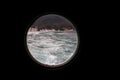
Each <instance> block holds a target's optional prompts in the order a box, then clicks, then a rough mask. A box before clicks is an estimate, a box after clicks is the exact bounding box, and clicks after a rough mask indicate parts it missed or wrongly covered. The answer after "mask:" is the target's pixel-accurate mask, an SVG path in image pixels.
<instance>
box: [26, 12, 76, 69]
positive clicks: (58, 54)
mask: <svg viewBox="0 0 120 80" xmlns="http://www.w3.org/2000/svg"><path fill="white" fill-rule="evenodd" d="M26 44H27V50H28V53H29V54H30V56H31V57H32V59H33V60H34V61H36V62H37V63H40V64H41V65H44V66H48V67H57V66H62V65H64V64H66V63H68V62H69V61H70V60H71V59H72V58H73V56H74V55H75V53H76V50H77V47H78V34H77V31H76V28H75V26H74V25H73V24H72V23H71V22H70V21H69V20H68V19H66V18H65V17H63V16H61V15H56V14H48V15H44V16H41V17H38V18H37V19H36V20H35V21H34V22H33V24H32V25H30V26H29V29H28V30H27V34H26Z"/></svg>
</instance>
